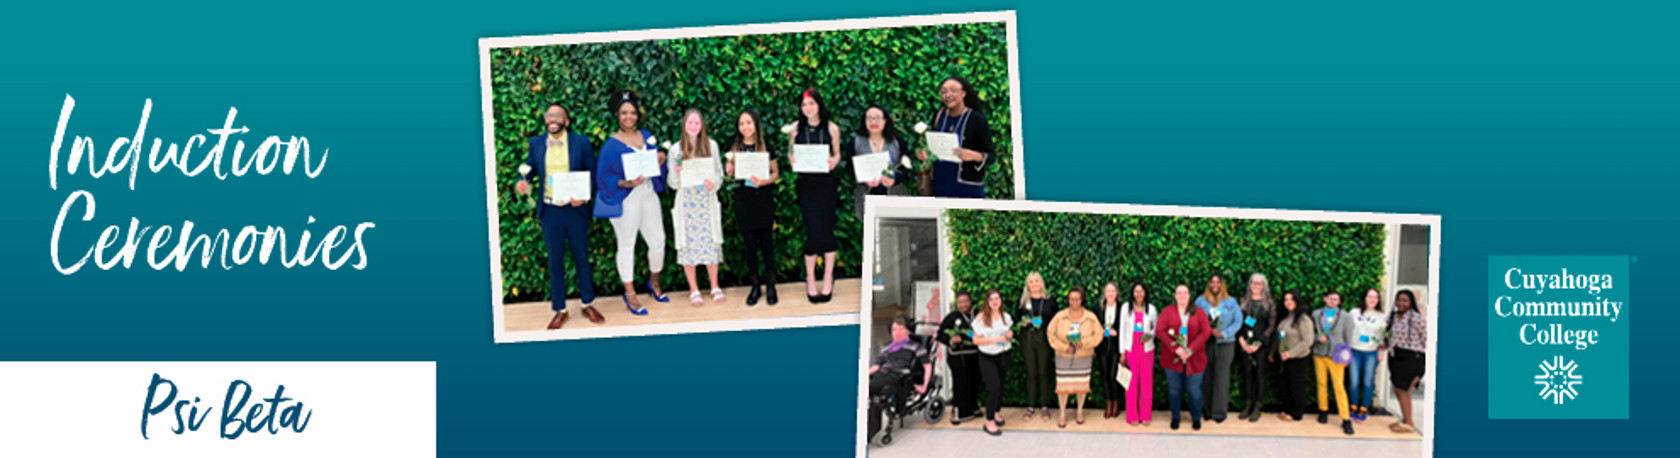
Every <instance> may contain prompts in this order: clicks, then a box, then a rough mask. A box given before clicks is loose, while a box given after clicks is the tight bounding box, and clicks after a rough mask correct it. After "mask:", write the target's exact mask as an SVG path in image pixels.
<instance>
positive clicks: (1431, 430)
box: [854, 196, 1441, 458]
mask: <svg viewBox="0 0 1680 458" xmlns="http://www.w3.org/2000/svg"><path fill="white" fill-rule="evenodd" d="M959 209H960V210H993V211H1015V212H1044V213H1086V214H1119V215H1142V216H1185V217H1196V218H1239V219H1270V220H1287V221H1323V222H1336V223H1379V224H1408V225H1423V226H1429V290H1428V293H1427V294H1426V297H1427V298H1428V299H1427V302H1425V304H1428V305H1429V307H1432V308H1433V310H1434V312H1433V313H1428V314H1426V315H1424V318H1425V319H1426V320H1428V323H1429V332H1428V335H1429V340H1428V344H1427V346H1428V348H1427V349H1426V350H1425V353H1424V354H1426V355H1428V356H1429V357H1428V358H1424V373H1423V374H1424V375H1423V377H1424V380H1423V390H1424V393H1425V396H1426V399H1431V400H1434V399H1439V398H1438V397H1437V396H1436V395H1435V375H1436V370H1435V367H1436V364H1437V363H1438V360H1439V359H1440V358H1439V357H1438V356H1437V355H1439V354H1440V352H1438V351H1436V350H1437V349H1438V348H1439V347H1440V341H1441V339H1440V329H1441V327H1440V326H1439V323H1438V320H1439V317H1440V316H1441V313H1440V310H1441V306H1440V296H1441V287H1440V285H1441V215H1428V214H1409V213H1375V212H1342V211H1323V210H1281V209H1262V208H1236V207H1189V206H1177V205H1141V204H1109V203H1087V202H1041V201H1029V200H983V199H936V198H931V197H904V196H869V197H868V198H866V199H864V215H863V246H864V247H865V249H864V255H863V282H862V287H861V291H859V295H860V297H859V301H860V302H862V303H863V310H862V312H861V316H860V318H859V322H860V323H862V325H861V326H859V329H858V360H857V374H858V379H857V412H856V413H857V431H855V432H854V436H855V442H856V447H857V448H856V455H855V456H859V457H862V456H867V455H868V452H869V449H868V448H869V438H868V437H865V436H866V435H867V434H868V432H867V430H868V428H869V426H868V425H869V423H868V411H869V377H868V373H869V362H870V355H869V354H868V353H869V338H870V332H871V331H872V330H871V329H870V328H871V325H870V323H873V322H874V321H873V319H872V314H873V313H874V303H873V302H874V296H873V295H872V294H871V293H872V291H871V285H873V284H874V282H875V256H874V253H873V251H872V250H871V249H870V248H871V247H874V246H875V230H876V229H875V228H876V227H878V226H879V224H877V221H878V220H879V218H892V217H904V216H920V215H923V214H925V213H927V212H928V211H939V212H943V211H945V210H959ZM918 210H919V211H918ZM940 230H944V226H943V223H941V226H940ZM1438 408H1439V404H1438V403H1437V405H1436V406H1435V407H1432V408H1430V409H1429V415H1428V418H1426V419H1424V420H1425V421H1424V422H1423V424H1422V426H1421V427H1420V428H1419V433H1420V434H1421V435H1422V436H1423V438H1422V441H1423V456H1424V457H1425V458H1429V457H1433V456H1435V418H1436V415H1435V412H1436V410H1437V409H1438ZM1413 412H1414V413H1416V411H1415V410H1414V411H1413Z"/></svg>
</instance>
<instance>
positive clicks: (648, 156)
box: [624, 149, 659, 180]
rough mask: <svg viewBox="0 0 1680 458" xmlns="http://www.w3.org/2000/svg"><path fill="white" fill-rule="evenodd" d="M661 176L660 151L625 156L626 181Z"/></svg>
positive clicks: (649, 150) (650, 150)
mask: <svg viewBox="0 0 1680 458" xmlns="http://www.w3.org/2000/svg"><path fill="white" fill-rule="evenodd" d="M656 176H659V151H658V150H654V149H647V150H643V151H637V152H634V153H630V154H626V155H624V179H626V180H634V179H637V178H642V177H648V178H653V177H656Z"/></svg>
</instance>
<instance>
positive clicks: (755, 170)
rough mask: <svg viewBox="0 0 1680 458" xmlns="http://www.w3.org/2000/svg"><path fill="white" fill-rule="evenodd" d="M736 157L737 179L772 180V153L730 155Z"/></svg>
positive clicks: (735, 153)
mask: <svg viewBox="0 0 1680 458" xmlns="http://www.w3.org/2000/svg"><path fill="white" fill-rule="evenodd" d="M729 154H733V155H734V156H735V178H736V179H738V180H741V181H747V179H748V178H758V179H760V180H768V179H770V153H742V152H734V153H729Z"/></svg>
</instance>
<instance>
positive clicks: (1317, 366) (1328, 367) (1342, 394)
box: [1313, 355, 1348, 420]
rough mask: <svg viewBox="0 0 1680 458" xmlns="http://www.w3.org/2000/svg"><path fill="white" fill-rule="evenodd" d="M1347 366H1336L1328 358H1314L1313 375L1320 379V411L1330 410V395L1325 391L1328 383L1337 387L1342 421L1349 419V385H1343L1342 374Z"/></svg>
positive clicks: (1338, 405) (1337, 404) (1337, 403)
mask: <svg viewBox="0 0 1680 458" xmlns="http://www.w3.org/2000/svg"><path fill="white" fill-rule="evenodd" d="M1346 369H1347V365H1346V364H1336V363H1335V361H1333V360H1331V359H1330V357H1328V356H1316V355H1315V356H1313V374H1314V375H1315V376H1316V377H1314V378H1317V379H1318V411H1320V412H1328V411H1329V409H1330V398H1329V393H1327V392H1326V391H1327V390H1325V389H1324V386H1325V384H1326V383H1330V384H1334V385H1335V386H1336V408H1338V409H1341V410H1340V412H1341V414H1342V419H1343V420H1346V419H1348V397H1347V384H1346V383H1343V378H1342V374H1343V373H1345V372H1346Z"/></svg>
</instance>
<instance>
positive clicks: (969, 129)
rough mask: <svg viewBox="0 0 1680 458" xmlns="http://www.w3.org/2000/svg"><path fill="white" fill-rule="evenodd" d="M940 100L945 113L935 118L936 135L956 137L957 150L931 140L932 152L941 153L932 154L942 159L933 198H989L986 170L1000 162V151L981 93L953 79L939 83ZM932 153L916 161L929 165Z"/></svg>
mask: <svg viewBox="0 0 1680 458" xmlns="http://www.w3.org/2000/svg"><path fill="white" fill-rule="evenodd" d="M939 100H940V102H941V103H943V104H944V105H945V109H944V110H940V111H939V113H936V114H934V116H933V131H932V132H933V133H938V134H947V135H955V136H956V137H957V138H956V141H957V146H956V147H955V148H948V147H947V146H948V143H947V142H940V143H941V144H942V145H947V146H935V145H934V137H935V135H929V136H928V148H929V149H937V151H932V153H933V155H934V156H936V157H937V158H938V159H940V160H939V161H937V162H935V163H934V164H933V195H934V196H935V197H971V198H977V199H978V198H985V197H986V167H987V166H990V165H992V163H993V162H996V160H997V154H995V153H996V149H997V148H996V147H995V146H994V145H993V143H992V128H991V126H990V125H988V124H987V123H986V114H985V113H984V112H983V111H982V110H984V109H985V107H984V105H982V104H981V102H980V93H979V92H977V91H975V90H974V85H972V84H969V83H968V80H966V79H963V78H962V77H960V76H952V77H950V78H946V79H945V81H942V82H940V83H939ZM947 138H948V137H947ZM947 149H948V150H949V151H946V150H947ZM928 153H929V152H928V151H918V152H917V153H916V158H917V159H918V160H923V161H925V160H927V159H928Z"/></svg>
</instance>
